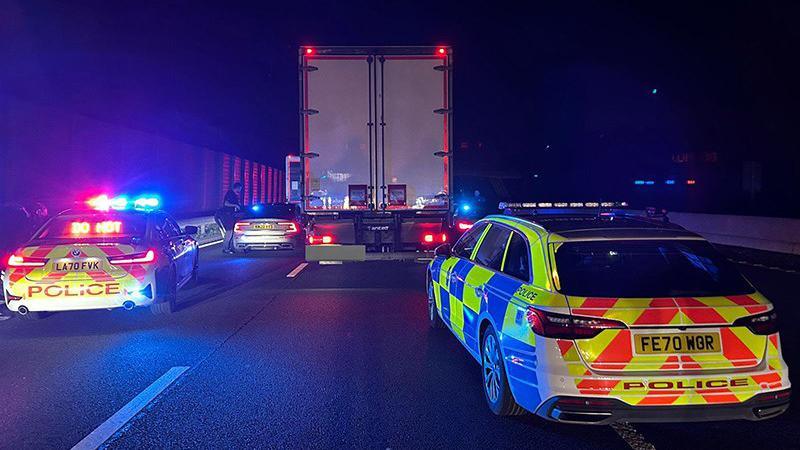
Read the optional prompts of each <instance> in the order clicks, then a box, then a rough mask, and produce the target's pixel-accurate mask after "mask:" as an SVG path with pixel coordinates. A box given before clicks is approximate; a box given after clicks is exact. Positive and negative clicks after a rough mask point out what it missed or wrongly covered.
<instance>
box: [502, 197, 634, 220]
mask: <svg viewBox="0 0 800 450" xmlns="http://www.w3.org/2000/svg"><path fill="white" fill-rule="evenodd" d="M498 207H499V209H500V210H502V211H503V214H506V215H510V216H517V215H523V216H550V215H564V216H568V215H580V216H597V217H604V216H615V215H621V214H627V213H628V212H627V211H625V208H628V207H629V204H628V202H600V201H589V202H500V204H499V205H498Z"/></svg>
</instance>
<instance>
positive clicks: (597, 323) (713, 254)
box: [427, 202, 790, 424]
mask: <svg viewBox="0 0 800 450" xmlns="http://www.w3.org/2000/svg"><path fill="white" fill-rule="evenodd" d="M621 206H625V205H624V204H619V203H603V204H600V203H592V202H590V203H573V204H567V203H565V204H557V203H530V204H501V207H503V208H504V209H505V213H504V214H503V215H497V216H489V217H487V218H485V219H483V220H481V221H478V222H477V223H476V224H475V225H474V226H473V227H472V228H471V229H470V230H469V231H467V232H466V233H465V234H464V236H463V237H462V238H461V239H460V240H459V241H458V242H457V243H456V244H455V245H454V246H452V248H451V247H450V246H449V245H443V246H441V247H440V248H438V249H437V251H436V257H435V258H434V260H433V261H432V262H431V263H430V265H429V271H428V276H427V290H428V304H429V312H430V320H431V324H432V326H434V327H441V326H445V325H446V326H447V327H448V328H450V329H451V330H452V332H453V333H454V334H455V335H456V337H457V338H458V339H459V341H461V343H462V344H463V345H464V346H465V347H466V349H467V350H468V351H469V353H470V354H472V355H473V356H474V357H475V358H476V359H477V360H478V361H479V362H480V363H481V366H482V368H483V388H484V389H483V390H484V393H485V397H486V400H487V402H488V403H489V406H490V408H491V410H492V411H493V412H495V413H496V414H500V415H510V414H519V413H522V412H524V411H525V410H527V411H531V412H534V413H536V414H538V415H540V416H542V417H544V418H547V419H551V420H557V421H562V422H573V423H593V424H605V423H610V422H614V421H620V420H624V421H707V420H726V419H749V420H760V419H767V418H770V417H774V416H776V415H778V414H781V413H782V412H784V411H785V410H786V409H787V408H788V405H789V396H790V382H789V377H788V371H787V367H786V364H785V362H784V360H783V358H782V356H781V346H780V336H779V333H778V330H777V329H776V316H775V313H774V311H773V306H772V304H770V302H769V301H768V300H767V299H766V298H764V296H763V295H761V294H760V293H759V292H758V291H756V289H754V288H753V286H752V285H751V284H750V283H749V282H748V281H747V280H745V279H744V278H743V277H742V275H741V274H740V273H739V272H738V271H737V270H736V268H735V266H734V265H733V264H731V263H730V262H728V261H727V260H726V259H725V258H724V257H722V256H721V255H720V254H719V253H718V252H717V251H716V250H715V249H714V248H713V247H712V246H711V244H709V243H708V242H707V241H705V240H704V239H703V238H701V237H700V236H698V235H696V234H694V233H690V232H688V231H686V230H684V229H683V228H681V227H678V226H675V225H671V224H669V223H667V222H666V219H665V218H663V217H639V216H634V215H631V214H630V213H626V212H625V211H624V210H621V209H620V207H621Z"/></svg>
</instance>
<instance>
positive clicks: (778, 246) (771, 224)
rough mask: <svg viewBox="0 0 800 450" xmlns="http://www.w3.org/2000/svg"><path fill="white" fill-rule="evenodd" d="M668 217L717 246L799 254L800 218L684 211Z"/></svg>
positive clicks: (673, 213)
mask: <svg viewBox="0 0 800 450" xmlns="http://www.w3.org/2000/svg"><path fill="white" fill-rule="evenodd" d="M668 216H669V219H670V221H671V222H672V223H675V224H678V225H680V226H682V227H684V228H686V229H687V230H689V231H693V232H695V233H698V234H700V235H701V236H703V237H704V238H706V239H708V240H709V241H711V242H713V243H715V244H723V245H732V246H736V247H747V248H754V249H758V250H767V251H771V252H780V253H789V254H793V255H800V219H784V218H779V217H754V216H728V215H719V214H695V213H681V212H670V213H669V214H668Z"/></svg>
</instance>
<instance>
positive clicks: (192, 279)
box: [186, 257, 200, 286]
mask: <svg viewBox="0 0 800 450" xmlns="http://www.w3.org/2000/svg"><path fill="white" fill-rule="evenodd" d="M199 272H200V258H199V257H195V258H194V266H193V267H192V276H191V277H190V278H189V282H188V283H186V284H188V285H189V286H197V285H198V279H199V276H200V275H199Z"/></svg>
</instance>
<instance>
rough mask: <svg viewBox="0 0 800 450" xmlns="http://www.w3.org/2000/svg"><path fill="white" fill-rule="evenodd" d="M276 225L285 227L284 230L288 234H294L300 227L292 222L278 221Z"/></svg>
mask: <svg viewBox="0 0 800 450" xmlns="http://www.w3.org/2000/svg"><path fill="white" fill-rule="evenodd" d="M278 225H280V226H282V227H286V229H285V230H284V231H286V233H288V234H295V233H297V232H299V231H300V227H298V226H297V224H296V223H294V222H278Z"/></svg>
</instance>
